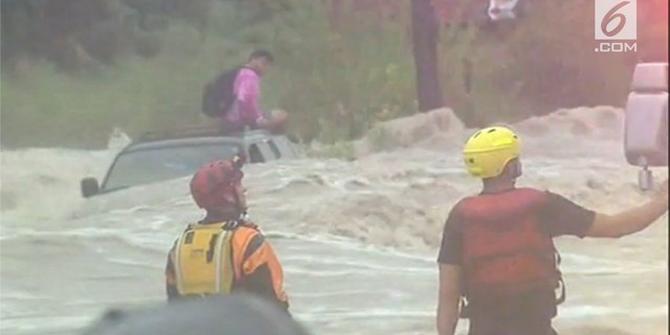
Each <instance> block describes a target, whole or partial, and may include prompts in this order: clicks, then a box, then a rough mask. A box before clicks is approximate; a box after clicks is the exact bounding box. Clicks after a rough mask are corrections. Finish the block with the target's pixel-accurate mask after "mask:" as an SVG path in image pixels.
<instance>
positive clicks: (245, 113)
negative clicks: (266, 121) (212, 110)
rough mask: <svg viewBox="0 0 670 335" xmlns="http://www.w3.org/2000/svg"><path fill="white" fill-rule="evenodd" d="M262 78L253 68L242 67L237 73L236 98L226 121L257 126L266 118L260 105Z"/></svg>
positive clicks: (241, 125) (242, 125)
mask: <svg viewBox="0 0 670 335" xmlns="http://www.w3.org/2000/svg"><path fill="white" fill-rule="evenodd" d="M260 82H261V78H260V76H259V75H258V74H257V73H256V72H255V71H254V70H251V69H247V68H242V69H240V71H239V72H238V73H237V77H236V78H235V84H234V86H233V92H234V93H235V97H236V100H235V102H234V103H233V106H232V108H231V110H230V112H228V113H227V114H226V121H228V122H229V123H231V124H233V125H235V126H238V127H240V128H242V127H244V126H255V125H256V124H257V123H258V121H260V120H262V119H263V118H264V116H263V112H262V111H261V109H260V107H259V106H258V100H259V98H260V94H261V85H260Z"/></svg>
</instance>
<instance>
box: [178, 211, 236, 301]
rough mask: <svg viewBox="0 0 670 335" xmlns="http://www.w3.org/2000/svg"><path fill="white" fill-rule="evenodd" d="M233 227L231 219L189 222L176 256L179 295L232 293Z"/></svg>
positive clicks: (233, 274)
mask: <svg viewBox="0 0 670 335" xmlns="http://www.w3.org/2000/svg"><path fill="white" fill-rule="evenodd" d="M234 231H235V229H234V228H233V229H231V227H230V225H229V223H219V224H197V225H189V226H188V228H187V229H186V230H185V231H184V233H182V235H181V237H179V240H177V245H176V248H175V253H174V259H173V261H174V265H175V275H176V280H177V290H178V291H179V294H180V295H182V296H189V295H191V296H192V295H211V294H229V293H231V291H232V290H233V285H234V281H235V270H234V266H233V250H232V243H231V242H232V239H233V234H234Z"/></svg>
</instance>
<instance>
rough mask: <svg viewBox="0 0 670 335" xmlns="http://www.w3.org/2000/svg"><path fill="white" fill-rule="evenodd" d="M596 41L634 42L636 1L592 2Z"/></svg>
mask: <svg viewBox="0 0 670 335" xmlns="http://www.w3.org/2000/svg"><path fill="white" fill-rule="evenodd" d="M594 1H595V10H596V11H595V13H594V14H595V15H594V19H595V20H594V23H595V24H594V28H595V38H596V40H635V39H636V38H637V0H594Z"/></svg>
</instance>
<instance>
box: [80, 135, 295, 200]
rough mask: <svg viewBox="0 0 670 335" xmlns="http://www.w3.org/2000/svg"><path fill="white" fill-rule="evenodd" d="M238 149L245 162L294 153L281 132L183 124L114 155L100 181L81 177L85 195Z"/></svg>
mask: <svg viewBox="0 0 670 335" xmlns="http://www.w3.org/2000/svg"><path fill="white" fill-rule="evenodd" d="M240 153H241V154H244V155H246V157H247V158H248V161H249V162H250V163H263V162H269V161H273V160H278V159H292V158H296V157H298V151H297V149H296V148H295V146H294V144H293V143H292V142H291V141H290V140H289V139H288V137H286V136H285V135H273V134H270V133H268V132H266V131H263V130H253V131H247V132H244V133H242V134H237V135H222V134H220V133H217V132H216V131H213V130H211V129H201V128H200V129H199V128H194V129H189V130H180V131H171V132H166V133H148V134H145V135H144V136H142V137H141V138H140V139H139V140H137V141H134V142H132V143H131V144H129V145H128V146H126V147H125V148H124V149H123V150H121V152H120V153H119V154H118V155H116V157H115V158H114V161H113V162H112V164H111V166H110V167H109V169H108V170H107V173H106V175H105V177H104V179H103V180H102V183H98V180H97V179H95V178H92V177H89V178H84V179H83V180H82V181H81V194H82V196H83V197H85V198H89V197H92V196H94V195H99V194H104V193H109V192H112V191H116V190H120V189H125V188H128V187H133V186H138V185H144V184H149V183H155V182H160V181H165V180H170V179H175V178H180V177H185V176H188V175H191V174H193V173H195V171H196V170H197V169H198V168H199V167H200V166H202V165H204V164H205V163H207V162H211V161H214V160H220V159H229V158H232V157H233V156H234V155H236V154H240Z"/></svg>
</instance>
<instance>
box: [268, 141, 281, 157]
mask: <svg viewBox="0 0 670 335" xmlns="http://www.w3.org/2000/svg"><path fill="white" fill-rule="evenodd" d="M268 145H269V146H270V150H272V153H273V154H274V155H275V158H276V159H280V158H281V152H279V148H277V144H276V143H275V141H274V140H269V141H268Z"/></svg>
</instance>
